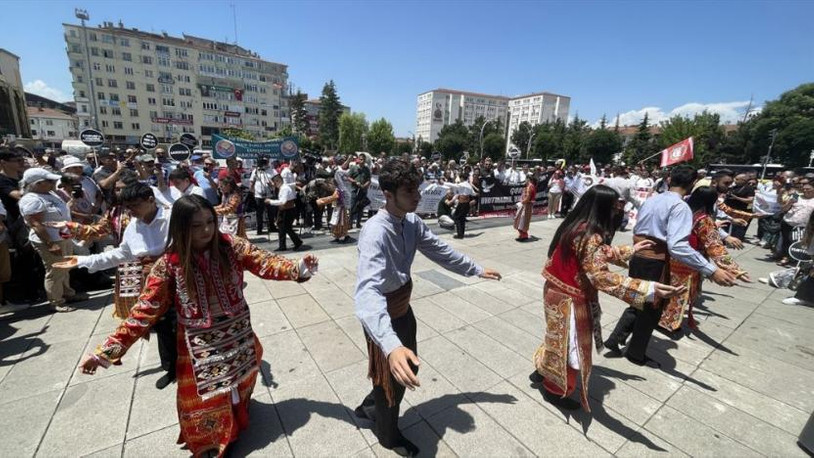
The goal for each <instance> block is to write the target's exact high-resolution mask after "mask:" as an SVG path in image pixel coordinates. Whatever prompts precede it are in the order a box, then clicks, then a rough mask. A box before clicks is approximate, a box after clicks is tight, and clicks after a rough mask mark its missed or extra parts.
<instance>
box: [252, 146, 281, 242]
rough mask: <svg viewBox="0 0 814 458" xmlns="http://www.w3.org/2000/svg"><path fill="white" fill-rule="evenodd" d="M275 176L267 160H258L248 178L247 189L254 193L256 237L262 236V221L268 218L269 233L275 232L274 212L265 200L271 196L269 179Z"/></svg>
mask: <svg viewBox="0 0 814 458" xmlns="http://www.w3.org/2000/svg"><path fill="white" fill-rule="evenodd" d="M274 175H277V171H276V170H274V168H272V167H269V166H268V159H266V158H260V159H258V161H257V167H255V168H254V170H252V174H251V176H250V177H249V183H250V184H249V188H251V190H252V192H253V193H254V202H255V208H256V210H255V216H256V217H257V235H263V234H265V232H264V231H263V219H264V218H268V228H269V232H272V231H275V230H277V228H276V227H275V223H274V220H275V217H276V216H277V213H276V210H275V209H274V208H273V207H269V206H268V205H267V204H266V199H267V198H269V197H271V196H272V188H273V185H272V184H271V179H272V178H273V177H274Z"/></svg>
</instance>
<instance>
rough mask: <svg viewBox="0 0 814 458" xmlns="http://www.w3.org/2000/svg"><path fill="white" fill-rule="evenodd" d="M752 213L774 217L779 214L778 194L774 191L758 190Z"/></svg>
mask: <svg viewBox="0 0 814 458" xmlns="http://www.w3.org/2000/svg"><path fill="white" fill-rule="evenodd" d="M752 211H753V212H754V213H756V214H758V215H774V214H775V213H778V212H779V211H780V204H779V203H778V202H777V192H776V191H775V190H774V189H758V190H756V191H755V200H754V202H753V203H752Z"/></svg>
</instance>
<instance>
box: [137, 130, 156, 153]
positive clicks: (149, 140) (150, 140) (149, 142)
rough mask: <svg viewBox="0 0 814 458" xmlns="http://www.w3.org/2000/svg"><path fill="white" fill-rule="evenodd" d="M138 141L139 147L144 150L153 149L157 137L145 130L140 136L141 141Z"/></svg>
mask: <svg viewBox="0 0 814 458" xmlns="http://www.w3.org/2000/svg"><path fill="white" fill-rule="evenodd" d="M139 143H141V147H142V148H144V149H146V150H151V149H155V148H156V147H157V146H158V137H156V136H155V135H153V134H151V133H149V132H147V133H146V134H144V135H142V136H141V141H140V142H139Z"/></svg>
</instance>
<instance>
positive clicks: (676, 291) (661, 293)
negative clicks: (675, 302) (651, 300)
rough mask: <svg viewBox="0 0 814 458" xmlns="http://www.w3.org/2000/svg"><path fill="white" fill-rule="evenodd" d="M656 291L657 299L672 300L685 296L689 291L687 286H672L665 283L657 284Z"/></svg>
mask: <svg viewBox="0 0 814 458" xmlns="http://www.w3.org/2000/svg"><path fill="white" fill-rule="evenodd" d="M654 289H655V293H656V297H663V298H671V297H673V296H678V295H680V294H684V293H685V292H686V291H687V285H681V286H672V285H666V284H664V283H656V284H655V288H654Z"/></svg>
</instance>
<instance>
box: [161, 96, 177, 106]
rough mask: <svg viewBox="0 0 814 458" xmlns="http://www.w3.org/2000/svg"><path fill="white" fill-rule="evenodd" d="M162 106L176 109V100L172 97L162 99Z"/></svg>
mask: <svg viewBox="0 0 814 458" xmlns="http://www.w3.org/2000/svg"><path fill="white" fill-rule="evenodd" d="M161 104H162V105H164V106H165V107H174V106H175V99H174V98H172V97H164V98H162V99H161Z"/></svg>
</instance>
